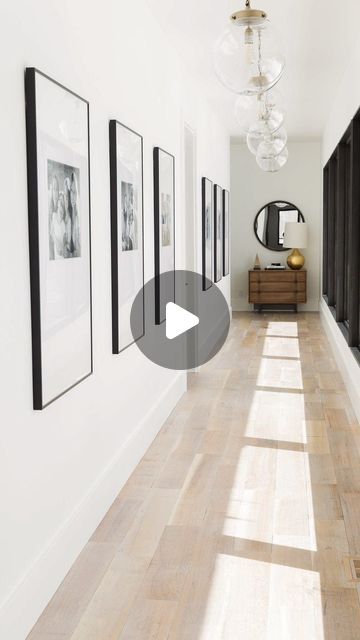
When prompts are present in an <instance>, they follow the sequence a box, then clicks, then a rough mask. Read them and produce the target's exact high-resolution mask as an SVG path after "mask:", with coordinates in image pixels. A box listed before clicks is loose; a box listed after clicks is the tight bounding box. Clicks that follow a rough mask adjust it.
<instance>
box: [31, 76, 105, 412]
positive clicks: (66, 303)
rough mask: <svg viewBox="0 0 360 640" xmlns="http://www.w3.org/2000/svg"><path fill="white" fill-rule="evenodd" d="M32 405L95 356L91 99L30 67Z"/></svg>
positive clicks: (66, 384) (78, 374) (73, 381)
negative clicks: (93, 339)
mask: <svg viewBox="0 0 360 640" xmlns="http://www.w3.org/2000/svg"><path fill="white" fill-rule="evenodd" d="M25 93H26V133H27V172H28V215H29V244H30V278H31V320H32V352H33V354H32V357H33V406H34V409H43V408H44V407H46V406H47V405H48V404H50V403H51V402H53V401H54V400H55V399H57V398H58V397H59V396H61V395H62V394H64V393H65V392H66V391H68V390H69V389H71V388H73V387H74V386H75V385H77V384H78V383H79V382H81V381H82V380H84V379H85V378H86V377H88V376H89V375H90V374H91V373H92V370H93V364H92V302H91V240H90V163H89V104H88V102H87V101H86V100H84V99H83V98H81V97H80V96H78V95H76V94H75V93H73V92H72V91H70V90H69V89H66V88H65V87H63V86H62V85H60V84H59V83H57V82H56V81H55V80H53V79H51V78H49V77H48V76H46V75H45V74H43V73H41V72H40V71H38V70H37V69H35V68H27V69H26V74H25Z"/></svg>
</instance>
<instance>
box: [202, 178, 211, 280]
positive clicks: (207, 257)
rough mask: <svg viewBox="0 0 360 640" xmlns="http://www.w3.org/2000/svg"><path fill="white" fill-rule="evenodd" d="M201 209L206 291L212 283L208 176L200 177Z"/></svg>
mask: <svg viewBox="0 0 360 640" xmlns="http://www.w3.org/2000/svg"><path fill="white" fill-rule="evenodd" d="M201 211H202V216H201V217H202V277H203V291H208V289H210V287H212V284H213V269H214V252H213V245H214V234H213V229H214V213H213V183H212V181H211V180H209V178H206V177H203V178H202V179H201Z"/></svg>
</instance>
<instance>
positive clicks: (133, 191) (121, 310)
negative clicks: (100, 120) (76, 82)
mask: <svg viewBox="0 0 360 640" xmlns="http://www.w3.org/2000/svg"><path fill="white" fill-rule="evenodd" d="M109 134H110V196H111V267H112V268H111V271H112V346H113V353H120V352H121V351H123V350H124V349H126V348H127V347H129V346H130V345H131V344H133V343H134V342H136V341H137V340H138V339H139V338H141V337H142V336H143V335H144V331H145V320H144V300H143V308H142V317H141V318H139V319H138V321H137V322H136V331H137V332H138V334H137V335H133V334H132V330H131V325H130V314H131V308H132V304H133V302H134V299H135V296H136V294H137V293H138V291H140V290H141V289H142V287H143V286H144V211H143V139H142V136H141V135H139V134H138V133H136V132H135V131H132V129H129V128H128V127H126V126H125V125H123V124H121V123H120V122H117V121H116V120H110V123H109Z"/></svg>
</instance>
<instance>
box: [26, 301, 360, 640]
mask: <svg viewBox="0 0 360 640" xmlns="http://www.w3.org/2000/svg"><path fill="white" fill-rule="evenodd" d="M359 556H360V428H359V425H358V424H357V422H356V419H355V416H354V413H353V410H352V407H351V404H350V402H349V399H348V396H347V394H346V391H345V388H344V385H343V382H342V379H341V376H340V374H339V372H338V370H337V367H336V365H335V362H334V360H333V358H332V353H331V350H330V347H329V344H328V341H327V339H326V336H325V334H324V331H323V329H322V327H321V324H320V320H319V317H318V315H317V314H299V315H297V316H291V315H285V314H283V315H280V314H267V315H263V316H259V315H254V314H245V313H244V314H235V316H234V320H233V322H232V326H231V331H230V335H229V339H228V341H227V343H226V345H225V346H224V348H223V350H222V351H221V352H220V353H219V354H218V355H217V356H216V358H214V359H213V360H212V361H211V362H210V363H208V364H207V365H206V366H205V367H203V368H202V369H201V371H200V373H198V374H193V375H192V376H191V382H190V389H189V391H188V393H187V394H186V395H185V396H184V397H183V399H182V400H181V401H180V403H179V405H178V406H177V407H176V409H175V410H174V411H173V413H172V415H171V416H170V417H169V419H168V420H167V422H166V424H165V425H164V426H163V428H162V429H161V431H160V433H159V435H158V436H157V438H156V439H155V441H154V443H153V444H152V446H151V447H150V449H149V450H148V451H147V453H146V455H145V456H144V458H143V459H142V461H141V462H140V464H139V465H138V467H137V468H136V470H135V471H134V473H133V475H132V476H131V478H130V479H129V481H128V483H127V484H126V486H125V487H124V488H123V490H122V491H121V492H120V494H119V496H118V498H117V499H116V500H115V502H114V504H113V505H112V507H111V509H110V510H109V512H108V514H107V515H106V517H105V518H104V520H103V522H102V523H101V524H100V526H99V527H98V529H97V530H96V531H95V533H94V535H93V536H92V538H91V539H90V541H89V543H88V544H87V546H86V547H85V549H84V550H83V552H82V553H81V555H80V557H79V558H78V560H77V562H76V563H75V565H74V566H73V568H72V569H71V571H70V572H69V574H68V576H67V577H66V579H65V580H64V582H63V584H62V585H61V586H60V588H59V590H58V591H57V593H56V594H55V596H54V598H53V599H52V601H51V602H50V604H49V605H48V607H47V609H46V610H45V612H44V613H43V615H42V616H41V618H40V619H39V621H38V623H37V625H36V626H35V628H34V629H33V631H32V633H31V634H30V636H29V639H30V640H52V639H53V640H68V639H71V640H125V639H126V640H155V639H157V640H166V639H170V640H177V639H184V640H185V639H186V640H220V639H221V640H224V639H226V640H237V639H239V640H359V638H360V606H359V595H358V582H356V579H355V578H356V574H354V573H353V570H352V565H351V558H352V557H359Z"/></svg>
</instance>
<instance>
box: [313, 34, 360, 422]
mask: <svg viewBox="0 0 360 640" xmlns="http://www.w3.org/2000/svg"><path fill="white" fill-rule="evenodd" d="M348 59H349V63H348V66H347V67H346V69H344V74H343V77H342V81H341V83H340V85H337V86H336V87H334V97H333V100H332V101H331V104H330V111H329V115H328V118H327V120H326V123H325V128H324V136H323V145H322V161H323V162H322V164H323V166H325V164H326V163H327V161H328V160H329V158H330V156H331V154H332V152H333V151H334V149H335V147H336V146H337V144H338V143H339V141H340V139H341V138H342V136H343V134H344V133H345V131H346V129H347V127H348V126H349V124H350V121H351V120H352V118H353V116H354V115H355V113H356V112H357V110H358V109H359V108H360V77H359V76H358V74H356V73H354V69H358V68H359V64H360V41H359V40H358V41H357V42H355V46H354V48H353V50H352V51H351V49H350V51H349V58H348ZM321 227H322V224H321ZM320 311H321V317H322V320H323V323H324V327H325V329H326V331H327V334H328V337H329V340H330V342H331V344H332V347H333V351H334V355H335V358H336V361H337V363H338V366H339V368H340V370H341V372H342V375H343V378H344V381H345V384H346V386H347V390H348V393H349V395H350V398H351V401H352V404H353V407H354V409H355V412H356V415H357V418H358V420H359V422H360V367H359V365H358V363H357V361H356V360H355V358H354V356H353V354H352V352H351V349H350V348H349V346H348V345H347V343H346V341H345V339H344V337H343V335H342V333H341V331H340V329H339V327H338V325H337V323H336V321H335V319H334V318H333V316H332V314H331V313H330V311H329V309H328V307H327V305H326V303H325V302H324V301H322V303H321V307H320Z"/></svg>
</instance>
